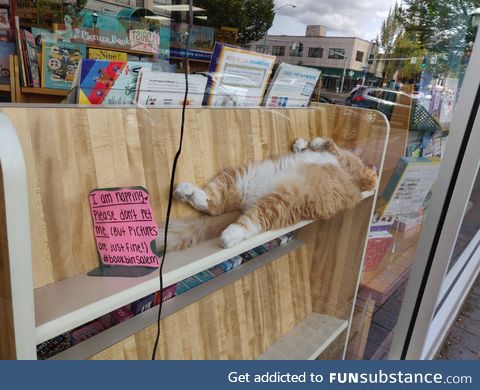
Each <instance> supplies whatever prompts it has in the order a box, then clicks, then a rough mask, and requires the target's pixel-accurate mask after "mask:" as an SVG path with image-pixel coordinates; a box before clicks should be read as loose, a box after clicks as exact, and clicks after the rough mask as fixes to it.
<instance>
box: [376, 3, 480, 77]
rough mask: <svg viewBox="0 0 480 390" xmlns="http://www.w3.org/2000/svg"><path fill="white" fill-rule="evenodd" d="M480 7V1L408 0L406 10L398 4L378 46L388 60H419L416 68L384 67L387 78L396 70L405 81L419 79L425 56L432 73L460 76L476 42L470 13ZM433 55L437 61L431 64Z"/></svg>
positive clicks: (403, 65)
mask: <svg viewBox="0 0 480 390" xmlns="http://www.w3.org/2000/svg"><path fill="white" fill-rule="evenodd" d="M478 6H480V0H405V1H404V2H403V8H401V7H399V6H398V5H395V7H394V9H392V10H391V11H390V13H389V15H388V17H387V19H386V20H385V21H384V22H383V25H382V28H381V31H380V36H379V38H378V41H379V44H380V45H381V46H382V47H383V48H384V50H385V57H391V58H394V57H395V58H398V57H407V58H410V57H417V58H418V61H417V64H415V65H412V64H410V61H403V63H401V62H393V61H392V63H390V64H388V66H386V67H385V79H386V80H389V79H390V78H391V77H392V75H393V74H394V73H395V72H396V71H397V70H401V71H402V72H401V73H402V76H403V79H408V78H416V77H418V74H419V73H420V71H421V67H420V66H421V62H422V61H421V58H423V57H426V65H427V66H428V70H429V71H430V72H431V73H432V74H434V75H442V76H443V77H448V76H449V75H452V74H453V75H457V74H458V73H459V72H460V71H461V70H462V66H463V64H462V58H463V56H464V54H465V53H466V51H468V50H469V48H470V47H469V45H468V42H470V41H472V40H473V36H472V31H471V29H470V28H469V14H470V12H472V11H473V10H474V9H475V8H477V7H478ZM434 56H435V57H436V59H437V62H436V63H435V64H431V58H432V57H434Z"/></svg>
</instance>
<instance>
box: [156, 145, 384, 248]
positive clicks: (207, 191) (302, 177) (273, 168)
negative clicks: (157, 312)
mask: <svg viewBox="0 0 480 390" xmlns="http://www.w3.org/2000/svg"><path fill="white" fill-rule="evenodd" d="M375 182H376V174H375V171H374V170H373V169H370V168H368V167H367V166H365V164H364V163H363V162H362V160H361V159H360V158H358V157H357V156H355V155H354V154H353V153H351V152H349V151H348V150H345V149H341V148H339V147H338V146H337V145H335V143H334V142H333V141H331V140H329V139H325V138H314V139H313V140H311V141H310V142H307V141H306V140H305V139H303V138H301V139H297V140H296V141H295V143H294V144H293V146H292V153H288V154H285V155H282V156H280V157H278V158H276V159H273V160H264V161H259V162H253V163H250V164H248V165H247V166H244V167H239V168H233V169H225V170H223V171H222V172H220V173H219V174H218V175H217V176H216V177H214V178H213V179H212V180H211V181H210V182H209V183H208V184H207V185H205V186H204V187H203V188H200V187H198V186H196V185H194V184H191V183H180V184H178V185H177V186H176V189H175V192H174V196H175V198H177V199H179V200H181V201H183V202H186V203H188V204H190V205H191V206H192V207H194V208H195V209H197V210H199V211H201V212H202V213H205V214H208V216H203V217H200V218H194V219H187V220H177V221H172V223H171V225H170V228H169V233H168V245H167V250H168V251H172V250H179V249H184V248H186V247H189V246H192V245H195V244H197V243H198V242H200V241H204V240H208V239H212V238H215V237H218V236H220V244H221V245H222V246H223V247H225V248H228V247H232V246H234V245H236V244H238V243H240V242H241V241H242V240H245V239H247V238H249V237H252V236H254V235H256V234H259V233H260V232H263V231H266V230H274V229H280V228H282V227H287V226H290V225H293V224H296V223H298V222H300V221H302V220H315V219H328V218H331V217H332V216H334V215H335V214H337V213H339V212H341V211H343V210H346V209H350V208H352V207H354V206H355V205H356V204H357V203H358V202H359V201H360V200H361V199H362V195H361V193H362V191H368V190H372V189H373V188H374V187H375ZM157 241H159V242H158V244H159V245H158V247H162V246H163V245H162V242H163V233H162V232H160V234H159V238H158V239H157Z"/></svg>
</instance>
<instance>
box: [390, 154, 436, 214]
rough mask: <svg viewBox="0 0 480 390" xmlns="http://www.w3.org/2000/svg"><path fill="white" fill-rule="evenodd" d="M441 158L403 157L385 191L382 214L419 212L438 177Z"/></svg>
mask: <svg viewBox="0 0 480 390" xmlns="http://www.w3.org/2000/svg"><path fill="white" fill-rule="evenodd" d="M440 162H441V161H440V159H436V158H425V157H418V158H415V157H401V158H400V160H399V161H398V163H397V166H396V168H395V170H394V171H393V173H392V176H391V178H390V180H389V182H388V184H387V187H386V188H385V190H384V191H383V194H382V198H383V201H384V202H386V207H385V209H384V210H383V213H382V216H385V215H396V216H402V215H403V216H405V215H410V214H414V213H418V212H419V210H420V209H421V208H422V207H423V203H424V201H425V199H426V197H427V195H428V192H429V191H430V188H431V187H432V184H433V182H434V181H435V178H436V177H437V173H438V169H439V167H440Z"/></svg>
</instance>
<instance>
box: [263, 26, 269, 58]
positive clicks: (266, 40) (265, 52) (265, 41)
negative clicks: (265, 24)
mask: <svg viewBox="0 0 480 390" xmlns="http://www.w3.org/2000/svg"><path fill="white" fill-rule="evenodd" d="M267 45H268V30H267V32H266V33H265V36H264V37H263V54H267Z"/></svg>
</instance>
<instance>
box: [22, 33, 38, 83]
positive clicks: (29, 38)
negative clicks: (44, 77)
mask: <svg viewBox="0 0 480 390" xmlns="http://www.w3.org/2000/svg"><path fill="white" fill-rule="evenodd" d="M23 37H24V42H23V43H24V50H25V54H26V61H27V69H28V73H29V77H28V79H29V84H30V86H32V87H40V71H39V66H38V62H37V48H36V44H35V37H34V36H33V34H32V33H31V32H29V31H27V30H24V31H23Z"/></svg>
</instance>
